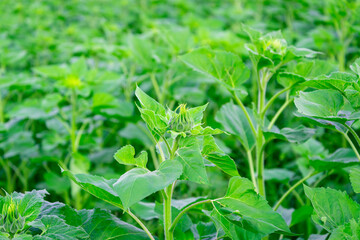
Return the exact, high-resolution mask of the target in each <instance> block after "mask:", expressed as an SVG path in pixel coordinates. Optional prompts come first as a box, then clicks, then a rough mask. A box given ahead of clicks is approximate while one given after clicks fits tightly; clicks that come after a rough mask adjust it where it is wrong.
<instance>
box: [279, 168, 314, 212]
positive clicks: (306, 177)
mask: <svg viewBox="0 0 360 240" xmlns="http://www.w3.org/2000/svg"><path fill="white" fill-rule="evenodd" d="M316 174H318V173H317V172H310V173H309V174H308V175H306V176H305V177H303V178H302V179H300V180H299V181H297V182H296V183H295V184H294V185H293V186H292V187H290V188H289V190H287V191H286V192H285V193H284V195H282V197H281V198H280V199H279V201H278V202H277V203H276V204H275V206H274V210H275V211H276V210H277V209H278V208H279V207H280V205H281V203H282V202H283V201H284V200H285V198H286V197H287V196H288V195H289V194H290V193H291V192H292V191H294V190H295V189H296V188H297V187H298V186H299V185H300V184H302V183H303V182H305V181H306V180H308V179H309V178H311V177H312V176H314V175H316Z"/></svg>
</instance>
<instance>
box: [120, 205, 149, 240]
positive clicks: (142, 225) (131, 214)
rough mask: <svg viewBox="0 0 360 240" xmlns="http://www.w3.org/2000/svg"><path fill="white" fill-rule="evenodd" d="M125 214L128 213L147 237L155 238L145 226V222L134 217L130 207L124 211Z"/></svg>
mask: <svg viewBox="0 0 360 240" xmlns="http://www.w3.org/2000/svg"><path fill="white" fill-rule="evenodd" d="M126 213H127V214H129V215H130V216H131V217H132V218H133V219H134V220H135V221H136V222H137V223H138V224H139V225H140V227H141V228H142V229H143V230H144V231H145V233H146V234H147V235H148V236H149V238H150V239H151V240H155V238H154V237H153V235H152V234H151V232H150V231H149V229H148V228H147V227H146V226H145V224H144V223H143V222H142V221H141V220H140V219H139V218H138V217H136V216H135V215H134V214H133V213H132V212H131V211H130V209H129V210H127V211H126Z"/></svg>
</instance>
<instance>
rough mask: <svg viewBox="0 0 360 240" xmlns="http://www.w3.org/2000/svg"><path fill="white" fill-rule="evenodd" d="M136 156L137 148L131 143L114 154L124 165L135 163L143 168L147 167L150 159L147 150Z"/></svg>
mask: <svg viewBox="0 0 360 240" xmlns="http://www.w3.org/2000/svg"><path fill="white" fill-rule="evenodd" d="M134 156H135V148H134V147H133V146H131V145H126V146H124V147H122V148H120V149H119V150H117V152H116V153H115V155H114V158H115V160H116V161H118V162H119V163H120V164H124V165H135V166H138V167H141V168H146V163H147V161H148V155H147V152H145V151H142V152H141V153H140V155H139V156H138V157H136V158H135V157H134Z"/></svg>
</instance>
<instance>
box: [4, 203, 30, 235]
mask: <svg viewBox="0 0 360 240" xmlns="http://www.w3.org/2000/svg"><path fill="white" fill-rule="evenodd" d="M9 200H10V201H9V202H6V203H5V204H4V205H3V208H2V212H1V215H0V226H2V228H3V230H5V232H8V233H17V232H19V231H21V230H23V229H24V227H25V218H23V217H21V216H20V214H19V211H18V205H17V203H16V202H14V200H13V199H12V198H10V199H9Z"/></svg>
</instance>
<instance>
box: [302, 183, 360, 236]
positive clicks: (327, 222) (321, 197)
mask: <svg viewBox="0 0 360 240" xmlns="http://www.w3.org/2000/svg"><path fill="white" fill-rule="evenodd" d="M304 190H305V194H306V196H307V197H308V198H309V199H310V201H311V204H312V205H313V208H314V214H313V220H314V221H315V223H317V224H319V225H321V226H322V227H323V228H325V229H326V230H327V231H329V232H331V231H332V230H334V229H336V228H338V227H340V226H342V225H344V224H346V223H348V222H349V221H350V220H351V219H359V217H360V205H359V204H357V203H356V202H354V201H353V200H352V199H350V197H349V196H348V195H347V194H346V193H345V192H341V191H337V190H334V189H330V188H310V187H308V186H305V185H304Z"/></svg>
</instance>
